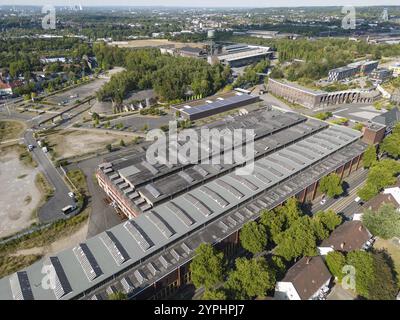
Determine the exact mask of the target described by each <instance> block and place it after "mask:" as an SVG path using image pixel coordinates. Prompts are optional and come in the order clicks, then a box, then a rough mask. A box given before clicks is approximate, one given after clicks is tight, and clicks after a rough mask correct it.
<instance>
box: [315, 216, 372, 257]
mask: <svg viewBox="0 0 400 320" xmlns="http://www.w3.org/2000/svg"><path fill="white" fill-rule="evenodd" d="M371 239H372V234H371V233H370V232H369V231H368V229H366V228H365V227H364V226H363V224H362V222H361V221H356V220H353V221H346V222H345V223H343V224H342V225H340V226H339V227H337V228H336V229H335V230H334V231H333V232H332V233H331V235H330V236H329V238H327V239H325V240H324V241H322V243H321V244H320V245H319V247H318V251H319V253H320V254H321V255H323V256H324V255H327V254H328V253H329V252H331V251H342V252H350V251H353V250H360V249H368V248H369V247H370V246H371V245H372V241H371Z"/></svg>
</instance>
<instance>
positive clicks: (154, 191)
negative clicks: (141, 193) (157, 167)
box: [145, 183, 161, 198]
mask: <svg viewBox="0 0 400 320" xmlns="http://www.w3.org/2000/svg"><path fill="white" fill-rule="evenodd" d="M145 189H146V190H147V191H149V192H150V193H151V195H152V196H153V197H154V198H158V197H159V196H161V192H160V191H158V190H157V189H156V187H154V185H153V184H151V183H149V184H146V186H145Z"/></svg>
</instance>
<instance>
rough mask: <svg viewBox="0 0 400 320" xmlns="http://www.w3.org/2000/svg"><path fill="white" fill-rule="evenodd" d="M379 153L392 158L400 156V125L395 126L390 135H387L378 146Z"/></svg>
mask: <svg viewBox="0 0 400 320" xmlns="http://www.w3.org/2000/svg"><path fill="white" fill-rule="evenodd" d="M380 150H381V152H386V153H387V154H388V155H389V156H391V157H393V158H396V159H397V158H399V156H400V123H398V124H396V126H395V128H394V129H393V131H392V134H391V135H388V136H387V137H386V138H385V139H384V140H383V141H382V143H381V145H380Z"/></svg>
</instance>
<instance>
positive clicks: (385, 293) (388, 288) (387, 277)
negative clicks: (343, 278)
mask: <svg viewBox="0 0 400 320" xmlns="http://www.w3.org/2000/svg"><path fill="white" fill-rule="evenodd" d="M346 263H347V264H348V265H351V266H353V267H354V268H355V277H356V278H355V284H356V292H357V294H359V295H360V296H362V297H364V298H366V299H371V300H393V299H394V298H395V295H396V293H397V291H398V287H397V283H396V278H395V276H394V271H393V269H392V267H391V265H392V261H388V257H387V255H385V253H384V252H366V251H361V250H359V251H351V252H349V253H348V255H347V259H346Z"/></svg>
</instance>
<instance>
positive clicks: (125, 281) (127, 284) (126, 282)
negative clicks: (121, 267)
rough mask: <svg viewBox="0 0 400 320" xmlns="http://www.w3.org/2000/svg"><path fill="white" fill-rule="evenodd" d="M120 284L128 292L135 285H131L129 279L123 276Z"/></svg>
mask: <svg viewBox="0 0 400 320" xmlns="http://www.w3.org/2000/svg"><path fill="white" fill-rule="evenodd" d="M121 285H122V287H123V288H124V291H125V293H127V294H128V293H130V292H131V291H132V290H133V289H135V286H134V285H133V283H132V281H131V279H129V278H128V277H123V278H122V279H121Z"/></svg>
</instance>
